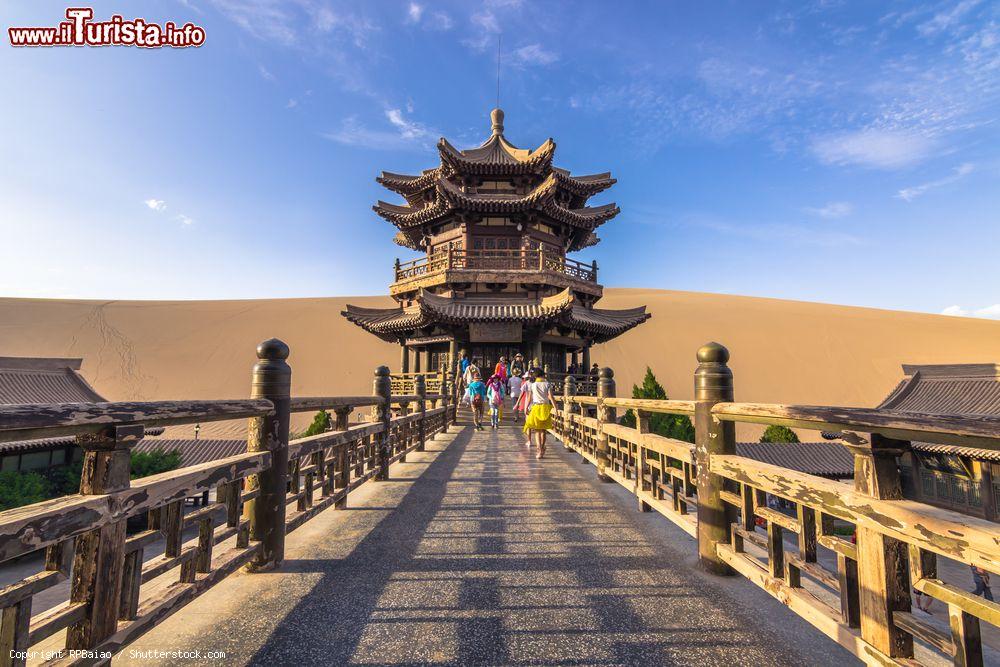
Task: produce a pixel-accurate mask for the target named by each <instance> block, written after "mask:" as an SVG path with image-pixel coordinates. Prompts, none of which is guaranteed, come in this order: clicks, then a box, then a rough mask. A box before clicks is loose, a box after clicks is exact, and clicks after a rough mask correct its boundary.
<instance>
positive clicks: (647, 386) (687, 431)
mask: <svg viewBox="0 0 1000 667" xmlns="http://www.w3.org/2000/svg"><path fill="white" fill-rule="evenodd" d="M632 398H650V399H653V400H659V401H664V400H666V399H667V391H666V390H665V389H664V388H663V385H661V384H660V383H659V382H658V381H657V380H656V376H655V375H653V370H652V369H651V368H649V367H648V366H647V367H646V376H645V377H644V378H643V379H642V386H641V387H639V386H636V385H632ZM618 423H620V424H621V425H622V426H628V427H631V428H635V424H636V421H635V412H634V411H633V410H631V409H629V410H626V411H625V414H624V415H622V417H621V419H619V420H618ZM649 430H650V431H651V432H652V433H656V434H658V435H662V436H665V437H667V438H674V439H675V440H683V441H684V442H694V424H692V423H691V419H690V418H688V417H687V416H685V415H665V414H661V413H659V412H654V413H652V414H650V415H649Z"/></svg>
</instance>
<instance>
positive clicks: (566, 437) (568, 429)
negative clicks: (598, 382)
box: [562, 375, 576, 449]
mask: <svg viewBox="0 0 1000 667" xmlns="http://www.w3.org/2000/svg"><path fill="white" fill-rule="evenodd" d="M574 396H576V378H574V377H573V376H572V375H567V376H566V380H565V381H564V382H563V427H562V429H563V432H562V436H563V437H562V441H563V447H565V448H566V449H572V443H571V442H570V437H571V435H572V433H573V430H572V429H573V418H572V414H573V397H574Z"/></svg>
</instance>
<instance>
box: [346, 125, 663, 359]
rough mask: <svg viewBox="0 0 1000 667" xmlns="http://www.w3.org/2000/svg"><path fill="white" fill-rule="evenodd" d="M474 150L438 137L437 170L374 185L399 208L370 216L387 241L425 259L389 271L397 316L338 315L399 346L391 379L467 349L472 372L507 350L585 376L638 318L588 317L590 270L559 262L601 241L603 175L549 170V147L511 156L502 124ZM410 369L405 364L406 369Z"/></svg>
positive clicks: (606, 210)
mask: <svg viewBox="0 0 1000 667" xmlns="http://www.w3.org/2000/svg"><path fill="white" fill-rule="evenodd" d="M490 119H491V121H492V133H491V135H490V137H489V138H488V139H487V140H486V141H485V142H484V143H483V144H482V145H481V146H479V147H478V148H471V149H468V150H458V149H456V148H455V147H454V146H452V145H451V143H449V142H448V140H446V139H444V138H442V139H441V140H440V141H439V142H438V145H437V148H438V153H439V156H440V164H439V165H438V166H437V167H435V168H433V169H427V170H425V171H423V172H422V173H421V174H420V175H417V176H408V175H402V174H393V173H390V172H382V175H381V176H379V177H378V178H377V179H376V180H377V181H378V182H379V183H380V184H382V185H383V186H385V187H386V188H387V189H389V190H392V191H393V192H395V193H397V194H399V195H400V196H402V198H403V199H404V200H405V204H390V203H387V202H384V201H379V202H378V203H377V204H375V206H374V207H373V208H374V210H375V212H376V213H377V214H378V215H379V216H381V217H382V218H384V219H385V220H388V221H389V222H391V223H392V224H393V225H395V226H396V228H397V229H398V230H399V231H398V233H397V234H396V236H395V239H394V240H395V242H396V243H397V244H399V245H401V246H403V247H405V248H409V249H411V250H416V251H418V252H421V253H424V255H423V256H422V257H420V258H419V259H416V260H412V261H407V262H402V263H401V262H400V261H399V260H398V259H397V260H396V263H395V281H394V282H393V283H392V285H391V286H390V288H389V293H390V295H391V296H392V297H393V299H395V300H396V301H397V302H398V305H397V306H396V307H395V308H362V307H358V306H352V305H348V306H347V309H346V310H345V311H343V313H342V315H343V316H344V317H346V318H347V319H348V320H350V321H351V322H353V323H355V324H357V325H358V326H360V327H362V328H363V329H365V331H368V332H370V333H372V334H375V335H376V336H378V337H379V338H382V339H383V340H386V341H390V342H395V343H398V344H399V345H400V346H401V351H402V354H401V364H400V365H401V371H402V372H404V373H407V372H420V371H435V370H437V369H438V368H440V367H442V366H443V367H448V366H450V365H451V364H452V363H454V361H455V360H456V359H457V355H458V352H459V350H466V351H467V352H468V354H469V356H470V358H472V359H473V360H474V361H476V362H477V363H478V364H480V367H482V368H492V367H493V364H495V363H496V361H497V360H498V359H499V358H500V357H501V356H506V357H507V358H508V359H510V358H511V357H513V355H514V354H515V353H517V352H521V353H522V354H524V357H525V359H527V360H529V361H532V362H533V363H535V364H543V365H544V366H546V367H547V368H548V369H549V370H550V371H556V372H565V371H566V370H567V369H568V368H569V366H570V365H572V366H575V367H576V368H577V369H579V370H581V371H583V370H586V369H589V367H590V348H591V346H592V345H594V344H595V343H603V342H605V341H608V340H610V339H612V338H615V337H616V336H619V335H621V334H622V333H624V332H626V331H628V330H629V329H631V328H632V327H635V326H637V325H639V324H641V323H643V322H645V321H646V320H647V319H649V317H650V315H649V314H648V313H646V308H645V306H640V307H638V308H632V309H629V310H607V309H601V308H595V307H594V304H595V303H596V302H597V301H598V300H599V299H600V298H601V296H602V294H603V288H602V286H601V285H600V284H598V282H597V262H596V261H595V262H592V263H589V264H588V263H582V262H579V261H577V260H575V259H571V258H569V257H567V254H568V253H570V252H574V251H578V250H582V249H584V248H588V247H590V246H593V245H596V244H597V243H598V242H599V239H598V237H597V234H596V233H595V232H596V230H597V228H598V227H599V226H600V225H602V224H604V223H605V222H607V221H608V220H611V219H612V218H614V217H615V216H616V215H618V213H619V211H620V209H619V208H618V206H617V205H615V204H613V203H612V204H604V205H602V206H588V205H587V200H588V199H590V197H592V196H593V195H596V194H597V193H599V192H602V191H604V190H606V189H607V188H609V187H611V186H612V185H614V184H615V182H616V181H615V179H614V178H612V177H611V174H610V173H603V174H594V175H590V176H574V175H571V174H570V172H569V171H567V170H565V169H560V168H559V167H555V166H553V165H552V158H553V155H554V154H555V148H556V145H555V142H553V141H552V139H548V140H547V141H545V143H543V144H542V145H541V146H539V147H538V148H537V149H535V150H533V151H532V150H526V149H523V148H517V147H516V146H514V145H513V144H511V143H510V142H509V141H508V140H507V138H506V137H505V136H504V125H503V121H504V114H503V111H501V110H500V109H494V110H493V111H492V112H491V114H490ZM411 359H412V364H411Z"/></svg>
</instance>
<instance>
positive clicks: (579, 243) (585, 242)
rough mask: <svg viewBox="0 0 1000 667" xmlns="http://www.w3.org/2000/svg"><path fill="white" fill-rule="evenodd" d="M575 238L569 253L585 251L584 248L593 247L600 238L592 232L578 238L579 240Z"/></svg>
mask: <svg viewBox="0 0 1000 667" xmlns="http://www.w3.org/2000/svg"><path fill="white" fill-rule="evenodd" d="M576 238H577V237H576V236H574V240H573V242H572V243H571V244H570V247H569V252H576V251H577V250H585V249H586V248H590V247H593V246H595V245H597V244H598V243H600V242H601V238H600V237H599V236H598V235H597V234H595V233H594V232H587V233H586V234H582V235H581V236H580V237H579V240H576Z"/></svg>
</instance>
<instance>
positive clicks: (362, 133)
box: [322, 109, 438, 150]
mask: <svg viewBox="0 0 1000 667" xmlns="http://www.w3.org/2000/svg"><path fill="white" fill-rule="evenodd" d="M385 117H386V120H387V121H388V122H389V125H390V126H391V127H390V129H372V128H369V127H367V126H365V125H364V124H362V123H361V122H360V121H359V120H358V118H357V117H356V116H349V117H347V118H345V119H344V121H343V122H342V123H341V127H340V129H339V130H336V131H334V132H327V133H325V134H323V135H322V136H323V138H325V139H329V140H330V141H335V142H337V143H338V144H343V145H345V146H358V147H362V148H370V149H372V150H399V149H406V148H421V149H423V148H425V147H426V145H427V144H428V143H430V142H431V141H432V140H433V137H435V136H437V134H438V133H436V132H435V131H434V130H431V129H429V128H427V127H426V126H424V125H423V124H421V123H417V122H415V121H412V120H409V119H407V118H406V116H405V115H404V114H403V112H402V110H400V109H386V111H385Z"/></svg>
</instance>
